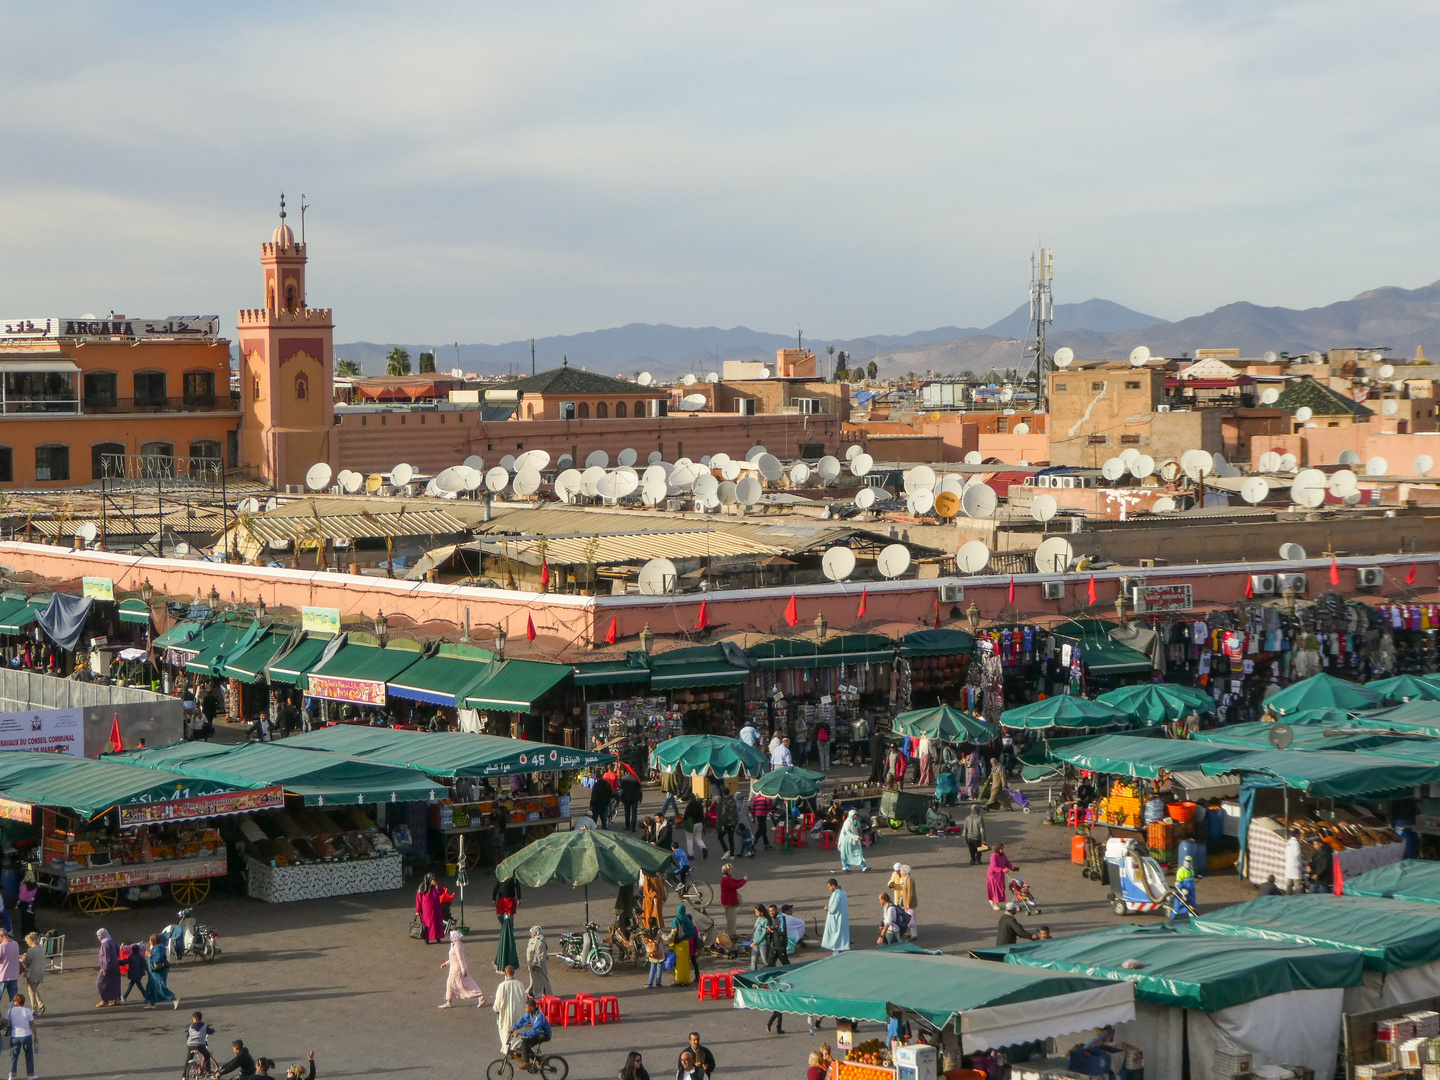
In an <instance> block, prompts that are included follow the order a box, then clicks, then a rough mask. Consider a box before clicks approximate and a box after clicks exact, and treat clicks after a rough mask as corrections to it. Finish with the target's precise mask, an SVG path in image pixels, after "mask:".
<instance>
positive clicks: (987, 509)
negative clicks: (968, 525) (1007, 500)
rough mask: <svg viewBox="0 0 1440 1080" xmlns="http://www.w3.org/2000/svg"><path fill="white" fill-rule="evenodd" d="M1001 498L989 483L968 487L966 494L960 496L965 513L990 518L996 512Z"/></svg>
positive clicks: (974, 516) (973, 516)
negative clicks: (997, 496)
mask: <svg viewBox="0 0 1440 1080" xmlns="http://www.w3.org/2000/svg"><path fill="white" fill-rule="evenodd" d="M999 503H1000V500H999V499H998V498H996V496H995V489H994V488H992V487H990V486H989V485H988V484H976V485H974V486H973V487H967V488H966V489H965V494H964V495H962V496H961V497H960V505H961V506H962V507H964V509H965V513H967V514H968V515H970V516H971V517H972V518H988V517H993V516H994V514H995V507H996V506H998V505H999Z"/></svg>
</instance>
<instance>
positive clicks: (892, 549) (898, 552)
mask: <svg viewBox="0 0 1440 1080" xmlns="http://www.w3.org/2000/svg"><path fill="white" fill-rule="evenodd" d="M875 568H876V569H877V570H879V571H880V573H881V574H882V575H884V576H885V577H887V578H897V577H899V576H900V575H901V574H903V573H904V572H905V571H906V570H908V569H909V568H910V549H909V548H907V547H906V546H905V545H904V544H890V545H889V546H887V547H886V548H885V549H884V550H883V551H881V552H880V557H879V558H878V559H876V560H875Z"/></svg>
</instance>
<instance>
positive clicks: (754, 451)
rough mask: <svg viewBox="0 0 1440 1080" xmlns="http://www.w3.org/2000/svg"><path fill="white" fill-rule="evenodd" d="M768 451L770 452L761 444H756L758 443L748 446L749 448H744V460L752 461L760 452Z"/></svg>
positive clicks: (765, 452) (766, 452)
mask: <svg viewBox="0 0 1440 1080" xmlns="http://www.w3.org/2000/svg"><path fill="white" fill-rule="evenodd" d="M769 452H770V451H769V450H766V449H765V447H763V446H758V445H757V446H752V447H750V449H749V450H746V451H745V460H746V461H754V460H755V459H756V458H758V457H759V456H760V455H761V454H768V453H769Z"/></svg>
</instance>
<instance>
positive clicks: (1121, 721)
mask: <svg viewBox="0 0 1440 1080" xmlns="http://www.w3.org/2000/svg"><path fill="white" fill-rule="evenodd" d="M1000 723H1001V724H1003V725H1004V726H1005V727H1008V728H1035V729H1037V730H1043V729H1045V728H1056V727H1061V728H1107V727H1129V726H1130V717H1129V716H1128V715H1127V714H1126V713H1124V712H1122V711H1121V710H1120V709H1117V708H1115V706H1113V705H1106V704H1104V703H1103V702H1100V701H1091V700H1090V699H1089V698H1083V697H1073V696H1071V695H1069V694H1056V695H1055V696H1054V697H1048V698H1046V699H1045V700H1044V701H1033V702H1031V703H1030V704H1029V705H1021V706H1020V707H1019V708H1018V709H1006V710H1005V711H1004V712H1003V713H1001V714H1000Z"/></svg>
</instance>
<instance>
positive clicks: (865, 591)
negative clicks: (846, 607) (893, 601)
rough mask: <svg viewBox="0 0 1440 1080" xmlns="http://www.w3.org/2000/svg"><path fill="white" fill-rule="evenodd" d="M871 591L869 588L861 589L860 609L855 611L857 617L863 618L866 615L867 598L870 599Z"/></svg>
mask: <svg viewBox="0 0 1440 1080" xmlns="http://www.w3.org/2000/svg"><path fill="white" fill-rule="evenodd" d="M869 592H870V590H869V589H868V588H866V589H861V590H860V610H859V611H857V612H855V618H857V619H863V618H864V617H865V607H866V600H867V599H868V595H867V594H868V593H869Z"/></svg>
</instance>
